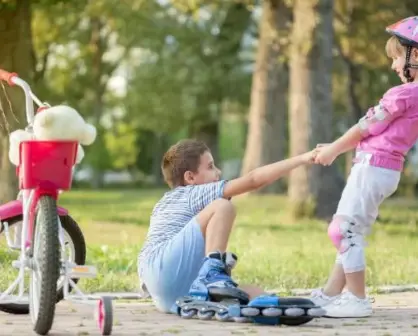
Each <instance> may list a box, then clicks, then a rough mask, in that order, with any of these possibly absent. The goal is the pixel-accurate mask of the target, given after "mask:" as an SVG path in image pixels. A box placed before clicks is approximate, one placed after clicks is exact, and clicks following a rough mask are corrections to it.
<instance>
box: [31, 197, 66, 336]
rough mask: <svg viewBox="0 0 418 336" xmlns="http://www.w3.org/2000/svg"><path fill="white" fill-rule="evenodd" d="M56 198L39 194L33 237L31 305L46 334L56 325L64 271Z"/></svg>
mask: <svg viewBox="0 0 418 336" xmlns="http://www.w3.org/2000/svg"><path fill="white" fill-rule="evenodd" d="M58 235H59V229H58V213H57V205H56V201H55V199H53V198H52V197H50V196H41V197H40V198H39V201H38V204H37V208H36V216H35V229H34V235H33V240H32V263H33V268H32V270H31V272H30V280H29V283H30V285H29V308H30V315H31V319H32V323H33V325H34V326H33V330H34V331H35V332H36V333H37V334H39V335H46V334H47V333H48V332H49V330H50V329H51V327H52V323H53V321H54V315H55V303H56V299H57V280H58V277H59V273H60V242H59V236H58Z"/></svg>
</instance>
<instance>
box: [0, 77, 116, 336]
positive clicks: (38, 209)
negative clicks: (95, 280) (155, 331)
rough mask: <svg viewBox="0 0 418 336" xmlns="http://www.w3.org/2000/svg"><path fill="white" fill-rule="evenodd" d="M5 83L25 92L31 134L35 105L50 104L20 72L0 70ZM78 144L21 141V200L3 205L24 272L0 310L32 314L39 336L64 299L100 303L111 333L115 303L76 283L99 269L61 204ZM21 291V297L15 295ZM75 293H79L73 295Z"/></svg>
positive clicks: (103, 328) (105, 330) (2, 219)
mask: <svg viewBox="0 0 418 336" xmlns="http://www.w3.org/2000/svg"><path fill="white" fill-rule="evenodd" d="M0 80H2V81H5V82H7V83H8V84H9V85H10V86H14V85H16V86H19V87H20V88H22V89H23V91H24V93H25V103H26V104H25V105H26V117H27V121H28V127H27V128H26V130H27V131H31V129H32V124H33V120H34V116H35V114H34V107H33V103H34V102H35V103H36V104H37V105H38V107H39V109H38V111H41V110H42V109H43V108H47V107H48V106H49V105H47V104H46V103H42V102H41V101H40V100H39V99H38V98H37V97H36V96H35V95H34V94H33V93H32V91H31V88H30V86H29V85H28V84H27V83H26V82H25V81H24V80H22V79H20V78H19V77H18V76H17V74H15V73H9V72H7V71H4V70H0ZM40 113H42V112H40ZM77 146H78V143H77V142H74V141H37V140H31V141H24V142H22V143H21V144H20V149H19V158H20V160H19V166H18V167H17V176H18V178H19V189H20V192H19V195H18V199H17V200H15V201H11V202H9V203H7V204H4V205H1V206H0V232H2V231H4V232H5V234H6V239H7V243H8V245H9V247H10V248H12V249H18V250H20V254H19V258H18V260H15V261H13V262H12V265H13V267H15V268H17V269H18V270H19V274H18V276H17V278H16V279H15V281H13V283H12V284H11V285H10V286H9V288H7V290H6V291H5V292H3V293H0V310H3V311H6V312H9V313H27V311H28V310H29V312H30V316H31V320H32V323H33V330H34V331H35V332H36V333H37V334H39V335H46V334H48V332H49V331H50V329H51V327H52V323H53V321H54V317H55V305H56V303H57V302H58V301H60V300H61V299H67V300H73V301H77V302H87V303H88V302H91V301H92V300H96V301H97V307H96V308H97V310H96V317H97V322H98V326H99V329H100V332H101V334H102V335H110V334H111V332H112V326H113V308H112V299H111V298H110V297H106V296H105V297H97V296H94V295H86V294H84V293H83V292H82V291H81V290H80V289H79V287H78V286H77V284H76V282H77V281H78V279H80V278H83V277H95V276H96V274H97V271H96V268H95V267H94V266H86V265H84V262H85V254H86V247H85V242H84V237H83V234H82V232H81V230H80V228H79V227H78V225H77V223H76V222H75V221H74V220H73V219H72V218H71V217H70V216H69V215H68V211H67V210H66V209H64V208H62V207H59V206H57V200H58V196H59V193H60V192H61V191H67V190H70V189H71V183H72V170H73V166H74V164H75V159H76V154H77ZM20 222H21V224H20V225H19V223H20ZM12 224H14V225H15V226H16V227H17V230H16V232H17V234H16V235H15V241H14V242H12V240H11V238H10V235H9V226H10V225H12ZM66 235H67V238H68V239H67V241H70V242H73V245H77V246H73V249H72V251H70V254H71V252H72V253H73V256H72V259H71V258H69V256H68V255H67V254H68V253H67V250H66V241H65V236H66ZM18 242H19V245H18ZM74 243H75V244H74ZM70 250H71V249H70ZM25 271H29V295H28V298H26V297H25V293H24V291H25V287H24V285H25ZM16 288H18V295H13V293H14V291H15V290H16ZM71 291H75V292H76V294H71V295H70V292H71Z"/></svg>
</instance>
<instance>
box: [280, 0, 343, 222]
mask: <svg viewBox="0 0 418 336" xmlns="http://www.w3.org/2000/svg"><path fill="white" fill-rule="evenodd" d="M293 13H294V23H293V29H292V45H291V60H290V125H289V129H290V155H291V156H294V155H298V154H301V153H303V152H306V151H308V150H310V149H312V148H313V147H315V146H316V144H318V143H327V142H331V141H332V140H333V122H332V119H333V109H332V96H331V92H332V85H331V74H332V48H333V23H332V19H333V1H332V0H295V1H294V9H293ZM343 186H344V182H343V179H342V177H341V176H340V175H339V174H338V171H337V168H336V166H335V165H333V166H331V167H322V166H303V167H300V168H297V169H295V170H293V171H292V172H291V174H290V179H289V190H288V193H289V197H290V200H291V202H292V208H293V213H294V215H296V216H304V215H315V216H318V217H320V218H329V217H330V216H331V215H332V214H333V213H334V211H335V209H336V205H337V202H338V200H339V198H340V194H341V191H342V188H343Z"/></svg>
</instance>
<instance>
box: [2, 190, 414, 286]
mask: <svg viewBox="0 0 418 336" xmlns="http://www.w3.org/2000/svg"><path fill="white" fill-rule="evenodd" d="M163 193H164V190H152V191H100V192H93V191H72V192H71V193H68V194H64V195H63V197H62V201H61V205H62V206H64V207H68V209H69V210H70V212H71V215H72V216H73V217H74V218H75V219H76V220H77V222H78V223H79V225H80V226H81V228H82V230H83V233H84V235H85V237H86V241H87V244H88V251H87V253H88V262H89V263H91V264H93V265H95V266H97V267H98V270H99V276H98V277H97V278H96V279H83V280H82V281H81V283H82V284H83V287H84V288H86V290H87V291H110V290H114V291H120V290H122V291H136V290H137V287H138V278H137V273H136V272H137V255H138V252H139V250H140V249H141V246H142V242H143V241H144V239H145V236H146V233H147V230H148V222H149V215H150V212H151V210H152V207H153V205H154V203H155V201H156V200H158V198H159V197H160V196H161V195H162V194H163ZM234 203H235V204H236V205H237V212H238V215H237V221H236V225H235V228H234V231H233V233H232V237H231V242H230V247H229V248H230V250H231V251H234V252H236V253H237V254H238V256H239V263H238V265H237V268H236V270H235V271H234V276H235V278H236V279H237V280H238V281H239V282H241V283H256V284H258V285H262V286H264V287H267V288H280V289H282V290H283V291H286V290H289V289H292V288H307V287H308V288H312V287H316V286H318V285H321V284H323V282H324V281H325V280H326V277H327V274H328V272H329V270H330V268H331V267H332V265H333V262H334V258H335V250H334V248H333V247H332V245H331V243H330V242H329V240H328V237H327V234H326V225H327V223H324V222H321V221H314V220H302V221H299V222H295V221H293V220H292V219H291V218H290V217H289V214H288V213H287V211H286V209H287V208H288V206H287V202H286V199H285V198H284V197H280V196H248V197H239V198H237V199H234ZM417 210H418V206H417V205H416V204H415V202H407V201H399V200H391V201H389V202H387V204H385V206H384V207H383V208H382V211H381V215H380V218H379V221H378V222H377V223H376V224H375V230H374V233H373V234H372V236H371V237H369V243H370V244H369V245H370V246H369V247H368V248H367V259H368V265H369V268H368V277H367V280H368V285H369V286H372V287H373V286H378V285H388V284H407V283H416V282H417V279H418V267H417V266H418V259H417V256H418V244H417V243H416V240H417V238H418V211H417ZM5 252H6V251H5V250H4V249H1V250H0V260H1V265H0V278H1V282H2V285H1V287H0V291H1V290H4V289H5V287H6V282H7V283H9V282H10V281H11V280H12V278H14V277H15V276H16V272H15V271H13V270H11V268H10V267H9V265H10V262H11V260H12V257H15V256H14V255H11V254H8V253H5ZM6 280H7V281H6Z"/></svg>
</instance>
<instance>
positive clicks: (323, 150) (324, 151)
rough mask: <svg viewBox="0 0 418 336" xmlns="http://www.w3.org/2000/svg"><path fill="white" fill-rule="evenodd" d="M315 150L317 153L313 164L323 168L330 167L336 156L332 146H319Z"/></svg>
mask: <svg viewBox="0 0 418 336" xmlns="http://www.w3.org/2000/svg"><path fill="white" fill-rule="evenodd" d="M316 150H317V151H318V152H317V154H316V156H315V163H317V164H321V165H323V166H330V165H331V164H332V163H333V162H334V160H335V159H336V157H337V156H338V153H337V152H336V150H335V148H334V146H333V145H331V144H319V145H317V148H316Z"/></svg>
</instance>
